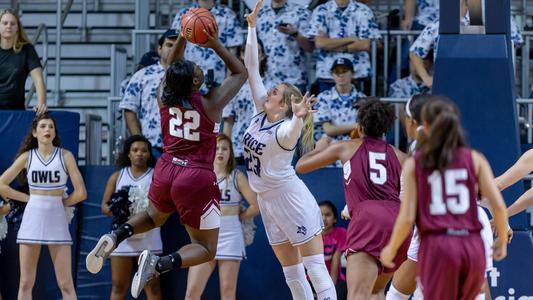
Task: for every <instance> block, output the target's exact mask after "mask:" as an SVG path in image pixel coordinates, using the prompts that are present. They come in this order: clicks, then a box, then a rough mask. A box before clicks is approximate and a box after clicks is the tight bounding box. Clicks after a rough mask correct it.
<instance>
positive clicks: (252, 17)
mask: <svg viewBox="0 0 533 300" xmlns="http://www.w3.org/2000/svg"><path fill="white" fill-rule="evenodd" d="M261 7H263V0H258V1H257V2H255V7H254V10H253V11H252V12H251V13H249V14H246V15H244V17H245V18H246V22H248V27H255V25H256V20H257V15H258V14H259V10H261Z"/></svg>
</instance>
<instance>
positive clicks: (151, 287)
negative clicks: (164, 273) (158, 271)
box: [144, 277, 163, 300]
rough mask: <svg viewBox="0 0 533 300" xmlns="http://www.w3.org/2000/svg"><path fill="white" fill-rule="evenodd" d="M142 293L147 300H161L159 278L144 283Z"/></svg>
mask: <svg viewBox="0 0 533 300" xmlns="http://www.w3.org/2000/svg"><path fill="white" fill-rule="evenodd" d="M144 293H145V294H146V299H148V300H161V299H163V298H162V295H161V280H159V277H156V278H154V279H152V280H150V281H148V282H147V283H146V285H145V286H144Z"/></svg>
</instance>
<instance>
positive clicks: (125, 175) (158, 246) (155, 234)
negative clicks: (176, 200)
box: [111, 167, 163, 256]
mask: <svg viewBox="0 0 533 300" xmlns="http://www.w3.org/2000/svg"><path fill="white" fill-rule="evenodd" d="M153 174H154V169H152V168H148V170H146V172H145V173H144V174H142V175H141V176H139V177H137V178H135V177H134V176H133V174H132V173H131V167H125V168H122V169H121V170H120V174H119V176H118V179H117V185H116V189H115V192H116V191H119V190H120V189H121V188H122V187H124V186H132V187H142V189H144V190H146V191H147V190H148V189H149V188H150V183H151V182H152V175H153ZM144 250H150V252H152V253H155V254H161V253H163V244H162V242H161V233H160V229H159V228H154V229H152V230H150V231H148V232H144V233H140V234H135V235H133V236H131V237H129V238H127V239H126V240H125V241H123V242H122V243H120V244H119V245H118V247H117V248H116V249H115V250H114V251H113V252H112V253H111V256H139V255H140V254H141V252H143V251H144Z"/></svg>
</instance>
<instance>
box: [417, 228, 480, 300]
mask: <svg viewBox="0 0 533 300" xmlns="http://www.w3.org/2000/svg"><path fill="white" fill-rule="evenodd" d="M485 263H486V262H485V248H484V246H483V241H482V240H481V237H480V235H479V234H476V233H471V234H470V235H468V236H453V235H447V234H427V235H425V236H422V239H421V240H420V252H419V254H418V274H419V275H420V281H421V284H422V291H423V293H424V299H435V300H447V299H457V300H471V299H474V298H475V297H476V296H477V295H478V294H479V292H480V290H481V285H482V284H483V281H484V280H485V279H484V278H485Z"/></svg>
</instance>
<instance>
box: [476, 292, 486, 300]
mask: <svg viewBox="0 0 533 300" xmlns="http://www.w3.org/2000/svg"><path fill="white" fill-rule="evenodd" d="M474 300H485V293H483V294H479V295H477V296H476V298H474Z"/></svg>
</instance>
